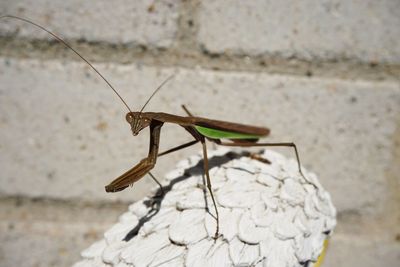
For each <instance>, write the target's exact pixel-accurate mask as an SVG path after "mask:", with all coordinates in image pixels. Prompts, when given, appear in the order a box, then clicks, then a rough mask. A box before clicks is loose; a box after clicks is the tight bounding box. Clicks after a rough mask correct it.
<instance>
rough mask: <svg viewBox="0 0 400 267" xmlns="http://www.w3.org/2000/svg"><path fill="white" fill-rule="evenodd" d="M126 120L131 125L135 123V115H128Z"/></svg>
mask: <svg viewBox="0 0 400 267" xmlns="http://www.w3.org/2000/svg"><path fill="white" fill-rule="evenodd" d="M125 119H126V121H127V122H129V123H131V122H132V121H133V115H132V114H131V113H128V114H126V116H125Z"/></svg>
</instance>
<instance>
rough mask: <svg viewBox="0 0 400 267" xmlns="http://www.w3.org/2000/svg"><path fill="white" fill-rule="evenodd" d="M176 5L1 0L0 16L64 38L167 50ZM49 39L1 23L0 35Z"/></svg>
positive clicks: (25, 28) (10, 23) (125, 0)
mask: <svg viewBox="0 0 400 267" xmlns="http://www.w3.org/2000/svg"><path fill="white" fill-rule="evenodd" d="M178 6H179V3H178V2H176V1H173V0H167V1H156V2H154V1H129V0H117V1H107V0H101V1H95V2H88V1H79V0H73V1H62V0H59V1H54V0H38V1H35V3H34V4H32V2H31V1H29V0H23V1H12V0H5V1H1V3H0V10H1V12H0V13H1V14H12V15H17V16H21V17H23V18H29V19H31V20H33V21H34V22H36V23H39V24H41V25H43V26H44V27H46V28H48V29H50V30H53V31H55V32H57V33H59V34H60V35H62V36H63V37H65V38H67V39H79V40H87V41H92V42H108V43H125V44H126V43H130V44H140V45H145V46H150V47H168V46H170V45H171V44H172V42H173V41H174V38H175V35H176V31H177V20H178ZM10 33H18V36H20V37H27V38H34V39H50V38H51V37H50V36H49V35H48V34H47V33H45V32H43V31H41V30H38V29H37V28H35V27H33V26H32V25H29V24H26V23H21V22H17V21H15V20H11V19H9V20H7V21H6V20H2V21H1V23H0V35H6V34H10Z"/></svg>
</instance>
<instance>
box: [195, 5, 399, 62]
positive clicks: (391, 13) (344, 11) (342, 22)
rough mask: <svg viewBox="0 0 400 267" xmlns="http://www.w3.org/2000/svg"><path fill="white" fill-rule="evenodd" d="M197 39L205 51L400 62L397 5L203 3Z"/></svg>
mask: <svg viewBox="0 0 400 267" xmlns="http://www.w3.org/2000/svg"><path fill="white" fill-rule="evenodd" d="M201 5H202V7H201V9H200V11H199V21H200V30H199V37H198V38H199V43H201V44H202V45H203V46H204V49H206V50H207V51H208V52H210V53H224V52H228V53H237V54H244V55H248V54H250V55H251V54H264V53H269V54H280V55H282V56H284V57H298V58H309V59H316V58H323V59H335V58H356V59H358V60H363V61H366V62H370V61H372V62H376V61H378V62H381V61H383V62H390V63H399V61H400V45H399V44H400V40H399V36H400V27H399V26H400V11H399V10H400V3H399V1H396V0H384V1H378V2H377V1H373V0H370V1H340V0H339V1H318V0H307V1H291V0H285V1H264V0H257V1H240V0H235V1H230V3H229V5H227V4H226V2H225V1H214V0H208V1H202V2H201Z"/></svg>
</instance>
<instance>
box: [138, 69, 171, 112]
mask: <svg viewBox="0 0 400 267" xmlns="http://www.w3.org/2000/svg"><path fill="white" fill-rule="evenodd" d="M174 76H175V74H172V75H171V76H169V77H168V78H167V79H165V81H163V82H162V83H161V84H160V85H159V86H158V87H157V89H156V90H154V92H153V93H152V94H151V96H150V97H149V99H147V101H146V103H144V105H143V107H142V109H141V110H140V111H139V112H142V111H143V110H144V108H145V107H146V106H147V104H148V103H149V102H150V100H151V99H152V98H153V96H154V95H155V94H156V93H157V92H158V91H159V90H160V89H161V88H162V87H163V86H164V85H165V84H166V83H167V82H168V81H169V80H171V79H172V78H173V77H174Z"/></svg>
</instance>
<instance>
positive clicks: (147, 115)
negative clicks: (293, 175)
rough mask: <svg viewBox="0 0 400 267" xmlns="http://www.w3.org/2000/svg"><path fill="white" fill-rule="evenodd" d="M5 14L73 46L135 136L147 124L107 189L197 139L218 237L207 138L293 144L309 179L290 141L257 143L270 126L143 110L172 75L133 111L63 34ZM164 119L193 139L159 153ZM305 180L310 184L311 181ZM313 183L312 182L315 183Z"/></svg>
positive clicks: (129, 180)
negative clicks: (134, 153) (132, 161)
mask: <svg viewBox="0 0 400 267" xmlns="http://www.w3.org/2000/svg"><path fill="white" fill-rule="evenodd" d="M4 18H13V19H17V20H21V21H24V22H26V23H29V24H31V25H34V26H36V27H38V28H40V29H42V30H44V31H46V32H47V33H49V34H50V35H52V36H53V37H54V38H55V39H56V40H58V41H59V42H60V43H62V44H63V45H64V46H66V47H67V48H69V49H70V50H72V51H73V52H74V53H75V54H76V55H77V56H79V57H80V58H81V59H82V60H83V61H85V62H86V63H87V64H88V65H89V66H90V67H91V68H92V69H93V70H94V71H95V72H96V73H97V74H98V75H99V76H100V77H101V78H102V79H103V80H104V81H105V82H106V84H107V85H108V86H109V87H110V88H111V89H112V90H113V91H114V93H115V94H116V95H117V96H118V98H119V99H120V100H121V101H122V103H123V104H124V105H125V106H126V108H127V109H128V111H129V112H128V113H127V114H126V121H127V122H128V123H129V124H130V127H131V131H132V134H133V135H134V136H136V135H138V134H139V133H140V132H141V131H142V130H143V129H145V128H147V127H149V128H150V146H149V152H148V156H147V157H146V158H144V159H142V160H141V161H140V162H139V163H138V164H136V165H135V166H134V167H133V168H132V169H130V170H128V171H127V172H125V173H124V174H122V175H121V176H120V177H118V178H116V179H115V180H113V181H112V182H111V183H110V184H109V185H107V186H106V187H105V190H106V192H118V191H121V190H124V189H125V188H127V187H129V186H130V185H132V184H133V183H135V182H136V181H138V180H140V179H141V178H142V177H144V176H145V175H146V174H150V175H151V176H152V178H154V176H153V175H152V174H151V173H150V171H151V170H152V169H153V168H154V166H155V165H156V162H157V157H159V156H163V155H166V154H169V153H172V152H175V151H178V150H181V149H184V148H186V147H189V146H192V145H194V144H196V143H200V144H201V146H202V151H203V167H204V174H205V176H206V186H207V189H208V191H209V193H210V196H211V199H212V202H213V206H214V210H215V216H214V217H215V219H216V231H215V237H214V238H218V235H219V215H218V208H217V204H216V201H215V198H214V194H213V190H212V184H211V178H210V174H209V164H208V157H207V146H206V141H209V142H212V143H215V144H217V145H221V146H232V147H255V146H275V147H276V146H285V147H292V148H293V149H294V152H295V155H296V160H297V165H298V170H299V173H300V174H301V176H302V177H303V178H304V179H305V181H306V182H308V180H307V179H306V177H305V176H304V174H303V172H302V169H301V164H300V157H299V153H298V150H297V147H296V145H295V144H294V143H293V142H280V143H258V141H259V139H260V138H262V137H266V136H268V135H269V133H270V130H269V129H268V128H265V127H256V126H251V125H245V124H239V123H232V122H226V121H221V120H212V119H207V118H202V117H197V116H194V115H193V114H192V113H191V112H190V111H189V110H188V109H187V108H186V107H185V106H182V107H183V109H184V111H185V112H186V114H187V116H178V115H173V114H168V113H163V112H144V111H143V110H144V108H145V107H146V105H147V104H148V103H149V102H150V100H151V99H152V98H153V96H154V95H155V94H156V93H157V92H158V91H159V90H160V89H161V88H162V86H163V85H164V84H166V83H167V82H168V81H169V80H170V79H171V78H172V76H171V77H169V78H168V79H166V80H165V81H164V82H163V83H162V84H161V85H160V86H159V87H158V88H157V89H156V90H155V91H154V92H153V93H152V95H151V96H150V97H149V98H148V100H147V101H146V103H145V104H144V105H143V107H142V108H141V109H140V111H136V112H134V111H132V110H131V109H130V107H129V106H128V104H127V103H126V102H125V101H124V99H123V98H122V97H121V95H120V94H119V93H118V92H117V90H116V89H115V88H114V87H113V86H112V85H111V83H110V82H109V81H108V80H107V79H106V78H105V77H104V76H103V75H102V74H101V73H100V72H99V71H98V70H97V69H96V68H95V67H94V66H93V65H92V64H91V63H90V62H89V61H88V60H87V59H85V58H84V57H83V56H82V55H81V54H79V53H78V52H77V51H76V50H75V49H74V48H72V47H71V46H70V45H69V44H68V43H67V42H66V41H64V40H63V39H62V38H60V37H58V36H57V35H56V34H54V33H53V32H51V31H49V30H47V29H45V28H44V27H43V26H40V25H39V24H36V23H34V22H32V21H30V20H28V19H24V18H20V17H16V16H12V15H5V16H0V19H4ZM164 123H173V124H177V125H179V126H181V127H182V128H184V129H185V130H186V131H187V132H188V133H189V134H190V135H191V136H192V137H193V139H194V140H192V141H190V142H188V143H185V144H182V145H179V146H177V147H174V148H171V149H169V150H167V151H164V152H162V153H159V151H158V150H159V144H160V134H161V128H162V126H163V125H164ZM308 183H310V184H312V183H311V182H308ZM312 185H313V186H315V185H314V184H312Z"/></svg>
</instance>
